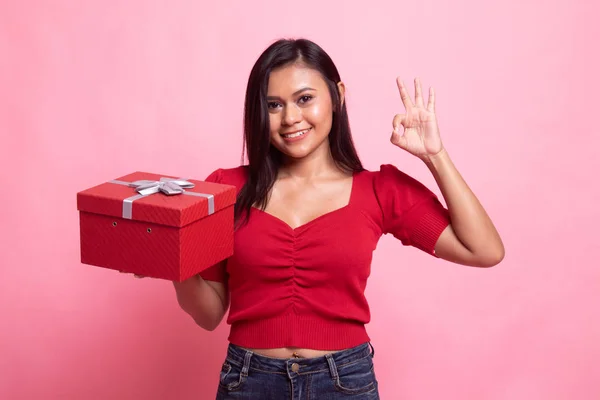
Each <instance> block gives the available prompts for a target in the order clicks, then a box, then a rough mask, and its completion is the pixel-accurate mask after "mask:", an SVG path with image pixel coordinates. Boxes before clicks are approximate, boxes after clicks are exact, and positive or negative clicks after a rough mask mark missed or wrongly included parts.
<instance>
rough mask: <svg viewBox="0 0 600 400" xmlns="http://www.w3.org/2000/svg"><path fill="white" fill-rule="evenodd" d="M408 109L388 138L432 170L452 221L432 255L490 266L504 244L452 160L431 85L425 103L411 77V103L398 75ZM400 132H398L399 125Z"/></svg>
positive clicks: (419, 83)
mask: <svg viewBox="0 0 600 400" xmlns="http://www.w3.org/2000/svg"><path fill="white" fill-rule="evenodd" d="M396 82H397V84H398V89H399V91H400V98H401V99H402V103H403V104H404V107H405V109H406V114H398V115H396V116H395V117H394V121H393V127H394V130H393V132H392V136H391V138H390V141H391V142H392V143H393V144H395V145H396V146H398V147H400V148H401V149H403V150H406V151H407V152H409V153H410V154H412V155H414V156H416V157H419V158H420V159H421V160H423V161H424V162H425V164H426V165H427V166H428V168H429V170H430V171H431V172H432V174H433V176H434V177H435V180H436V181H437V184H438V185H439V187H440V190H441V191H442V194H443V196H444V199H445V200H446V204H447V206H448V211H449V212H450V225H449V226H448V227H447V228H446V229H445V230H444V231H443V232H442V234H441V235H440V237H439V239H438V241H437V243H436V246H435V254H436V256H438V257H440V258H442V259H445V260H449V261H452V262H456V263H459V264H465V265H472V266H479V267H491V266H493V265H496V264H498V263H499V262H500V261H502V259H503V258H504V245H503V244H502V240H501V239H500V235H499V234H498V232H497V231H496V228H495V227H494V224H493V223H492V221H491V220H490V218H489V217H488V215H487V213H486V212H485V210H484V209H483V207H482V206H481V204H480V203H479V200H477V197H475V195H474V194H473V192H472V191H471V189H470V188H469V186H468V185H467V183H466V182H465V181H464V180H463V178H462V176H461V175H460V173H459V172H458V170H457V169H456V167H455V166H454V164H453V163H452V160H451V159H450V156H449V155H448V152H447V151H446V149H445V148H444V146H443V144H442V139H441V136H440V131H439V128H438V124H437V118H436V115H435V93H434V91H433V88H430V89H429V99H428V102H427V106H425V104H424V101H423V94H422V92H421V82H420V81H419V79H418V78H416V79H415V102H414V103H413V101H412V99H411V98H410V96H409V94H408V91H407V90H406V87H405V86H404V83H403V82H402V81H401V80H400V79H399V78H398V79H397V80H396ZM401 126H402V127H403V128H404V129H403V131H402V132H401V131H400V127H401Z"/></svg>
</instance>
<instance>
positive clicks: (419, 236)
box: [373, 164, 450, 256]
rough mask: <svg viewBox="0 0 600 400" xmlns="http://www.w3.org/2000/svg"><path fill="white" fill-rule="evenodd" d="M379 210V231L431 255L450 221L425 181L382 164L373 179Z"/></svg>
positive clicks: (445, 210) (444, 209) (446, 212)
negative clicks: (380, 218) (380, 224)
mask: <svg viewBox="0 0 600 400" xmlns="http://www.w3.org/2000/svg"><path fill="white" fill-rule="evenodd" d="M373 185H374V190H375V195H376V196H377V200H378V202H379V206H380V207H381V212H382V221H383V222H382V224H383V226H382V230H383V233H385V234H387V233H391V234H392V235H393V236H394V237H396V238H397V239H399V240H400V241H402V244H404V245H405V246H413V247H416V248H418V249H420V250H423V251H424V252H426V253H428V254H431V255H433V256H436V255H435V244H436V242H437V240H438V238H439V237H440V235H441V233H442V231H443V230H444V229H445V228H446V227H447V226H448V224H449V223H450V216H449V213H448V210H447V209H446V208H445V207H444V206H443V205H442V204H441V203H440V201H439V199H438V198H437V196H436V195H435V194H434V193H433V192H432V191H431V190H429V189H428V188H427V187H426V186H425V185H423V184H422V183H421V182H419V181H417V180H416V179H414V178H412V177H410V176H409V175H407V174H405V173H404V172H402V171H400V170H399V169H398V168H396V167H395V166H393V165H389V164H384V165H382V166H381V167H380V170H379V172H376V174H375V177H374V179H373Z"/></svg>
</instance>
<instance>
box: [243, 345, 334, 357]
mask: <svg viewBox="0 0 600 400" xmlns="http://www.w3.org/2000/svg"><path fill="white" fill-rule="evenodd" d="M246 350H250V351H251V352H253V353H255V354H259V355H261V356H265V357H271V358H281V359H286V358H316V357H323V356H325V355H326V354H332V353H337V352H338V351H341V350H313V349H301V348H297V347H282V348H276V349H249V348H247V349H246Z"/></svg>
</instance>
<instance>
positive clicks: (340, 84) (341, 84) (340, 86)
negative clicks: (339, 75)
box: [337, 81, 346, 106]
mask: <svg viewBox="0 0 600 400" xmlns="http://www.w3.org/2000/svg"><path fill="white" fill-rule="evenodd" d="M337 88H338V94H339V95H340V106H343V105H344V100H345V96H346V85H344V82H342V81H340V82H338V84H337Z"/></svg>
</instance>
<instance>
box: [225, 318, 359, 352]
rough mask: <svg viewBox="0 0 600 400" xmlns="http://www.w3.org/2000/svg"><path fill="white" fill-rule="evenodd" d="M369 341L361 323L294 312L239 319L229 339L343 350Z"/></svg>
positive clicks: (259, 345)
mask: <svg viewBox="0 0 600 400" xmlns="http://www.w3.org/2000/svg"><path fill="white" fill-rule="evenodd" d="M369 340H370V339H369V336H368V334H367V331H366V328H365V325H364V324H362V323H357V322H354V321H349V320H331V319H323V318H319V317H316V316H313V315H304V316H301V315H295V314H294V313H288V314H285V315H281V316H277V317H272V318H265V319H256V320H246V321H237V322H234V323H233V324H232V325H231V330H230V333H229V341H230V342H231V343H232V344H235V345H238V346H241V347H246V348H253V349H267V348H282V347H299V348H308V349H313V350H342V349H347V348H350V347H354V346H358V345H359V344H362V343H365V342H367V341H369Z"/></svg>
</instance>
